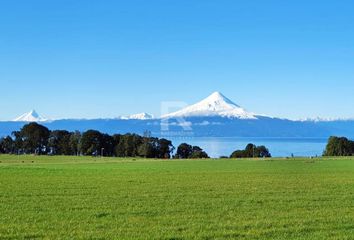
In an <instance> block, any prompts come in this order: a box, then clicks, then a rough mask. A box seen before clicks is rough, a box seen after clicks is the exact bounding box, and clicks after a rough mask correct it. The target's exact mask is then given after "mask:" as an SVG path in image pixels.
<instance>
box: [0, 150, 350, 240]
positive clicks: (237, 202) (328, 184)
mask: <svg viewBox="0 0 354 240" xmlns="http://www.w3.org/2000/svg"><path fill="white" fill-rule="evenodd" d="M0 161H1V162H0V239H321V240H322V239H354V159H348V158H346V159H345V158H343V159H340V158H338V159H316V160H309V159H297V160H280V159H273V160H242V161H241V160H229V159H225V160H193V161H192V160H183V161H182V160H164V161H162V160H144V159H114V158H104V159H102V158H91V157H88V158H83V157H34V156H21V157H17V156H0Z"/></svg>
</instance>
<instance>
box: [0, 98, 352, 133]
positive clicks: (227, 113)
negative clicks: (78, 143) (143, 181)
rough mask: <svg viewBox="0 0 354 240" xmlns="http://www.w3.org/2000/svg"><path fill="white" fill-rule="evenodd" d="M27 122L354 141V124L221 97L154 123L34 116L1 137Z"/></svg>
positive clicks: (6, 126)
mask: <svg viewBox="0 0 354 240" xmlns="http://www.w3.org/2000/svg"><path fill="white" fill-rule="evenodd" d="M28 122H39V123H40V124H43V125H45V126H47V127H48V128H49V129H65V130H68V131H75V130H79V131H85V130H88V129H96V130H99V131H102V132H106V133H110V134H113V133H127V132H131V133H137V134H142V133H143V132H145V131H150V132H151V133H152V134H153V135H154V136H158V137H167V138H168V137H170V138H174V137H191V136H194V137H267V138H268V137H269V138H279V137H284V138H305V137H306V138H307V137H311V138H317V137H321V138H322V137H323V138H326V137H329V136H331V135H344V136H347V137H354V120H328V119H326V120H321V119H315V120H298V121H294V120H288V119H280V118H275V117H269V116H264V115H260V114H256V113H252V112H249V111H247V110H245V109H244V108H242V107H240V106H239V105H237V104H236V103H234V102H233V101H231V100H230V99H229V98H227V97H225V96H224V95H223V94H222V93H219V92H214V93H212V94H211V95H210V96H208V97H207V98H205V99H204V100H202V101H200V102H198V103H196V104H193V105H190V106H188V107H186V108H183V109H181V110H179V111H176V112H173V113H168V114H165V115H163V116H161V117H158V118H154V117H153V115H151V114H148V113H140V114H134V115H131V116H123V117H117V118H114V119H61V120H60V119H57V120H54V119H52V120H50V118H45V117H42V116H41V115H39V114H38V113H37V112H36V111H34V110H32V111H31V112H29V113H26V114H23V115H21V116H19V117H18V118H16V119H14V120H13V121H4V122H0V136H4V135H8V134H11V132H12V131H15V130H18V129H20V128H21V127H22V126H23V125H24V124H26V123H28Z"/></svg>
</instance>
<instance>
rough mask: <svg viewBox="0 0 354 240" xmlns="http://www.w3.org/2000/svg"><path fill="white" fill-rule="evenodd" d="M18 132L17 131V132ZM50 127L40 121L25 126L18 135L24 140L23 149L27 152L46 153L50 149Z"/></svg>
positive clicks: (21, 140)
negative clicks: (40, 123)
mask: <svg viewBox="0 0 354 240" xmlns="http://www.w3.org/2000/svg"><path fill="white" fill-rule="evenodd" d="M15 134H17V133H15ZM49 135H50V131H49V130H48V128H46V127H44V126H42V125H39V124H38V123H29V124H26V125H25V126H23V128H22V129H21V131H20V132H19V134H17V137H18V138H20V140H19V142H22V143H21V145H22V149H23V151H24V152H25V153H35V154H39V155H40V154H44V153H47V151H48V138H49Z"/></svg>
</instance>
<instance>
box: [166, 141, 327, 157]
mask: <svg viewBox="0 0 354 240" xmlns="http://www.w3.org/2000/svg"><path fill="white" fill-rule="evenodd" d="M171 140H172V141H173V145H174V146H175V147H176V148H177V146H178V145H179V144H181V143H183V142H186V143H188V144H191V145H196V146H199V147H201V148H203V149H204V150H205V151H206V152H207V153H208V154H209V156H210V157H220V156H230V154H231V153H232V152H233V151H235V150H240V149H244V148H245V147H246V145H247V144H248V143H253V144H256V145H257V146H258V145H264V146H266V147H267V148H268V149H269V151H270V153H271V154H272V156H273V157H289V156H291V155H292V154H293V155H294V156H298V157H300V156H303V157H308V156H321V155H322V153H323V151H324V149H325V147H326V144H327V139H323V138H197V137H190V138H175V139H173V138H172V139H171Z"/></svg>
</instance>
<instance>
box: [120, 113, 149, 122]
mask: <svg viewBox="0 0 354 240" xmlns="http://www.w3.org/2000/svg"><path fill="white" fill-rule="evenodd" d="M153 118H154V116H153V115H151V114H148V113H138V114H133V115H130V116H127V117H121V119H125V120H148V119H153Z"/></svg>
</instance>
